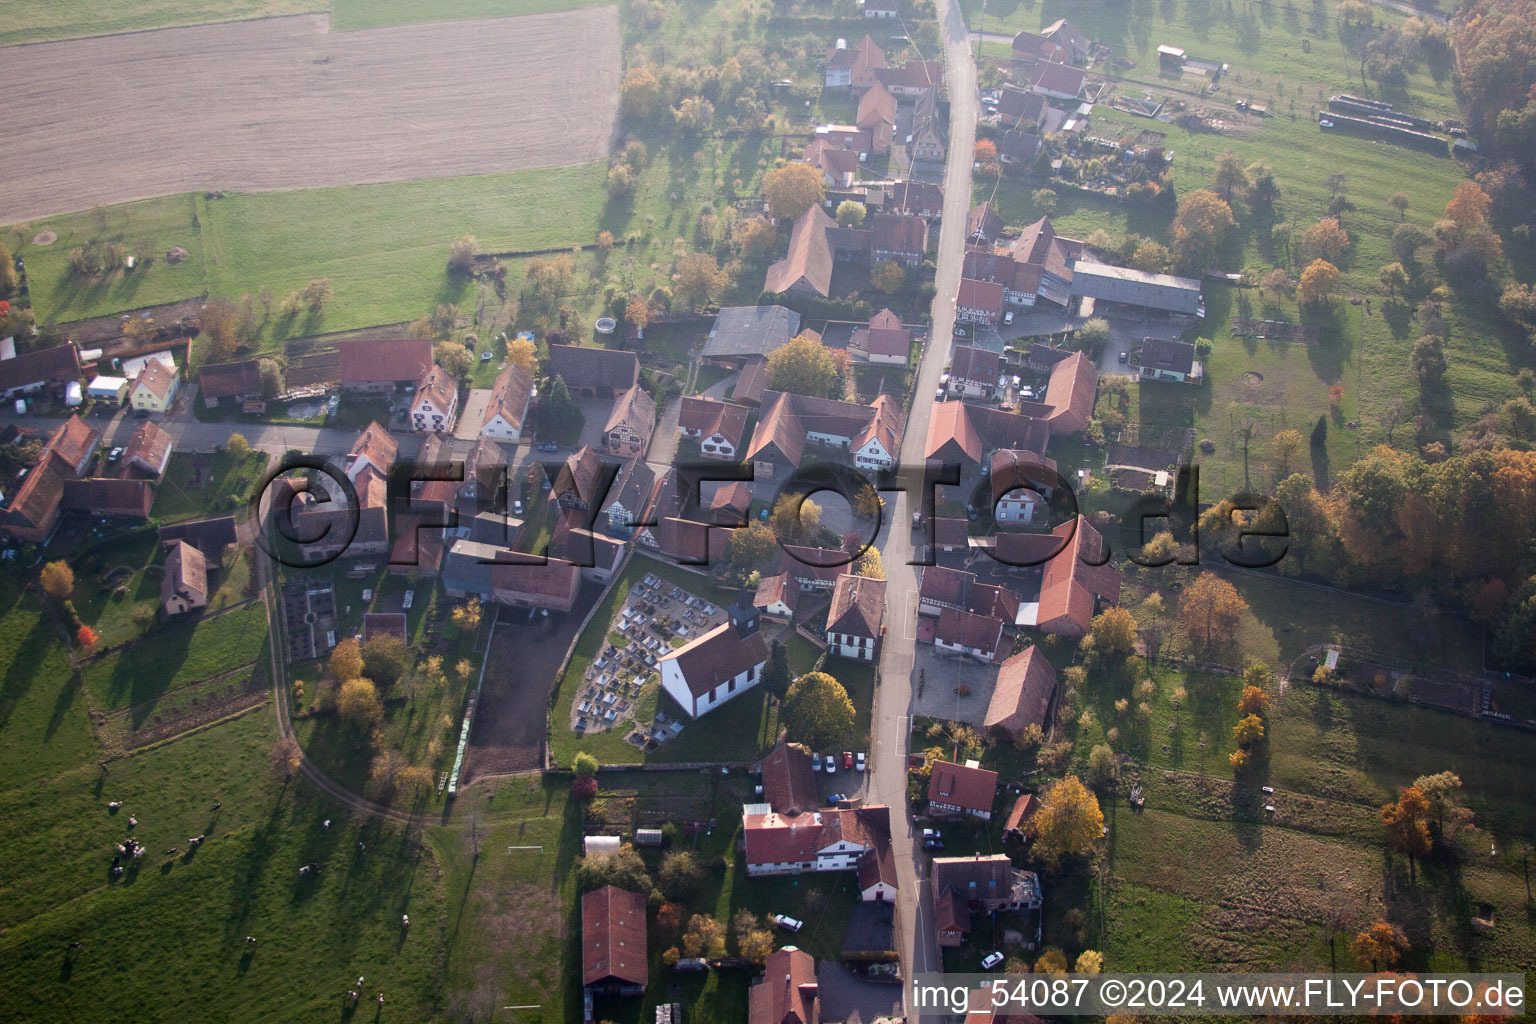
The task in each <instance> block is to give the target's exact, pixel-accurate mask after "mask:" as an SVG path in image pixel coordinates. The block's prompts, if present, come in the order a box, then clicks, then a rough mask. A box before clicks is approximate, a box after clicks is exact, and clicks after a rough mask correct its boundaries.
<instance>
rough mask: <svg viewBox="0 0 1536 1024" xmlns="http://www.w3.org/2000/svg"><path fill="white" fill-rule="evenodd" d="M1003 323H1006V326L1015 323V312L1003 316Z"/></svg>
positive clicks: (1011, 311) (1010, 311)
mask: <svg viewBox="0 0 1536 1024" xmlns="http://www.w3.org/2000/svg"><path fill="white" fill-rule="evenodd" d="M1003 323H1005V324H1011V323H1013V310H1011V309H1010V310H1009V311H1008V312H1006V313H1004V314H1003Z"/></svg>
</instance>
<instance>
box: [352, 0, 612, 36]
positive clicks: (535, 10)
mask: <svg viewBox="0 0 1536 1024" xmlns="http://www.w3.org/2000/svg"><path fill="white" fill-rule="evenodd" d="M601 2H602V0H444V2H442V3H422V2H421V0H331V27H332V28H333V29H335V30H337V31H350V30H352V29H359V28H380V27H383V26H386V25H409V24H412V23H413V22H423V21H460V20H463V19H465V18H505V17H508V16H511V15H519V14H545V13H548V12H551V11H569V10H572V9H574V8H578V7H593V6H597V5H598V4H600V3H601Z"/></svg>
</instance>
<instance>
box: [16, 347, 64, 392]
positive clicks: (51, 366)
mask: <svg viewBox="0 0 1536 1024" xmlns="http://www.w3.org/2000/svg"><path fill="white" fill-rule="evenodd" d="M79 379H80V350H79V349H77V348H75V346H74V345H72V344H64V345H55V346H54V347H53V348H40V349H34V350H33V351H31V352H18V353H16V355H15V356H14V357H12V358H10V359H0V394H4V393H6V392H7V391H10V390H12V389H14V388H25V387H30V386H31V385H33V384H48V385H60V384H66V383H68V382H69V381H72V380H79Z"/></svg>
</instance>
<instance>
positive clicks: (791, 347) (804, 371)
mask: <svg viewBox="0 0 1536 1024" xmlns="http://www.w3.org/2000/svg"><path fill="white" fill-rule="evenodd" d="M768 386H769V387H771V388H773V390H775V391H782V392H784V393H786V394H792V395H810V396H813V397H816V398H841V397H842V394H843V380H842V377H841V376H840V375H839V374H838V372H837V360H836V359H835V358H833V356H832V351H831V349H829V348H827V347H826V346H825V345H823V344H822V343H821V342H820V341H818V340H817V339H815V338H807V337H805V336H804V335H800V336H799V337H796V338H791V339H790V341H789V343H788V344H786V345H780V346H779V347H778V348H776V349H774V350H773V352H772V353H770V354H769V356H768Z"/></svg>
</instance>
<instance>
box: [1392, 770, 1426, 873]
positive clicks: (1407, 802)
mask: <svg viewBox="0 0 1536 1024" xmlns="http://www.w3.org/2000/svg"><path fill="white" fill-rule="evenodd" d="M1429 817H1430V805H1429V800H1428V799H1427V798H1426V797H1425V796H1424V791H1423V790H1422V789H1420V788H1419V787H1418V786H1404V787H1403V788H1402V789H1400V790H1398V794H1397V799H1396V800H1394V801H1393V802H1391V803H1389V804H1387V805H1386V806H1384V807H1383V808H1382V809H1381V823H1382V824H1383V825H1385V826H1386V829H1387V845H1389V846H1391V847H1392V849H1394V850H1396V851H1397V852H1398V853H1401V854H1403V855H1404V856H1405V857H1407V858H1408V873H1409V876H1410V878H1411V877H1413V876H1414V875H1415V873H1416V872H1415V868H1414V862H1415V860H1416V858H1419V857H1422V856H1424V855H1425V854H1426V853H1428V852H1429V850H1430V845H1431V841H1430V836H1429Z"/></svg>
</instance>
